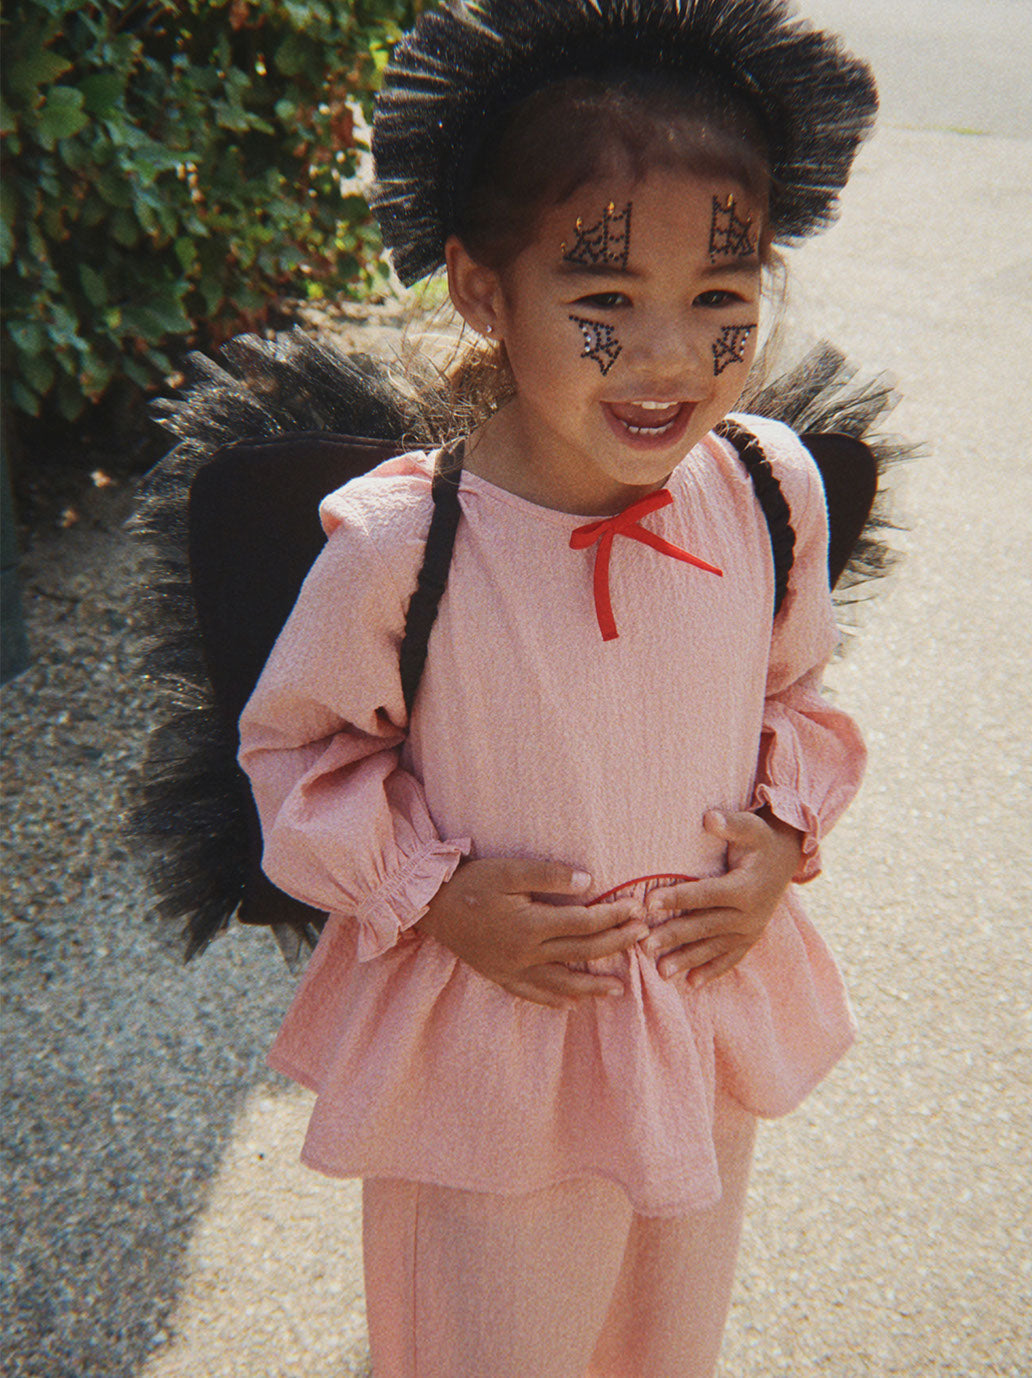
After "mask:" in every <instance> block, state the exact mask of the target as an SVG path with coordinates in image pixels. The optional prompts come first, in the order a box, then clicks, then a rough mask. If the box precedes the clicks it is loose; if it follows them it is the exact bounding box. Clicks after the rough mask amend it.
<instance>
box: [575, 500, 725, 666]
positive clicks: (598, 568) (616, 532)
mask: <svg viewBox="0 0 1032 1378" xmlns="http://www.w3.org/2000/svg"><path fill="white" fill-rule="evenodd" d="M673 500H674V497H673V494H672V493H671V492H670V491H669V489H667V488H660V489H659V491H658V492H656V493H649V495H648V496H647V497H644V498H639V500H638V501H637V502H632V503H631V505H630V507H626V508H624V510H623V511H622V512H618V513H617V514H616V516H615V517H603V519H602V520H601V521H598V522H589V523H588V524H587V526H578V527H577V529H576V530H575V531H574V532H573V533H572V534H571V536H570V547H571V549H573V550H587V549H588V547H589V546H592V545H594V544H595V542H596V541H597V542H598V550H597V551H596V552H595V576H594V584H595V616H596V617H597V618H598V627H599V631H600V632H601V633H602V640H603V641H615V640H616V638H617V636H619V632H617V630H616V619H615V618H614V616H613V601H612V598H611V597H610V594H609V557H610V556H611V555H612V553H613V542H614V541H615V540H616V538H617V536H630V538H631V540H633V541H640V542H641V544H642V545H648V546H651V547H652V549H653V550H658V551H659V553H660V554H661V555H669V556H671V558H672V559H675V560H683V561H684V563H685V564H686V565H694V566H695V568H696V569H703V570H705V571H706V573H707V574H717V575H719V576H720V577H721V578H722V577H723V574H724V571H723V570H722V569H718V568H717V567H716V565H709V564H707V563H706V561H705V560H700V559H699V558H698V556H696V555H689V553H688V551H687V550H682V549H681V547H680V546H676V545H671V543H670V542H669V541H665V540H664V539H663V537H662V536H657V535H656V533H655V532H654V531H646V530H645V528H644V527H643V526H641V525H639V523H640V522H641V519H642V517H647V516H649V515H650V514H651V513H652V512H658V511H659V509H660V508H661V507H669V506H670V504H671V503H672V502H673Z"/></svg>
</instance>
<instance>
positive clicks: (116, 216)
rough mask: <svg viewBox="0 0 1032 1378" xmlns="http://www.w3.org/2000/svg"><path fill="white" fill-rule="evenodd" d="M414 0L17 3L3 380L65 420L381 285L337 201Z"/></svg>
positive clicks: (3, 231) (6, 198) (360, 204)
mask: <svg viewBox="0 0 1032 1378" xmlns="http://www.w3.org/2000/svg"><path fill="white" fill-rule="evenodd" d="M419 8H420V4H419V2H418V0H408V3H402V2H401V0H353V2H352V3H338V2H337V0H306V2H302V0H107V3H99V4H98V3H92V0H15V3H9V4H7V5H5V8H4V16H3V39H4V49H5V52H4V71H3V101H2V107H0V134H2V145H3V155H4V161H3V178H2V204H0V264H2V274H3V284H2V285H3V316H4V323H5V335H6V338H5V362H4V370H5V375H6V377H5V381H6V384H7V391H8V394H9V396H10V398H11V400H12V401H13V403H14V404H15V405H16V406H17V407H19V408H21V409H22V410H23V411H26V412H29V413H30V414H32V415H38V414H39V413H40V411H41V408H42V406H43V403H44V399H52V400H51V401H48V402H47V406H48V407H49V406H51V405H54V404H56V407H57V409H58V410H59V412H60V414H61V415H62V416H63V417H65V418H66V419H67V420H73V419H74V418H75V417H76V416H77V415H78V414H79V412H80V411H81V410H82V408H83V406H84V405H85V403H86V402H87V401H96V400H98V399H99V398H100V397H101V396H102V395H103V394H104V392H105V391H106V390H107V388H108V386H109V385H110V384H111V383H112V381H113V380H115V379H116V378H119V377H128V378H129V379H131V380H132V381H133V382H134V383H136V384H138V385H139V386H141V387H148V386H152V385H153V384H154V383H155V382H156V381H157V380H158V379H159V378H160V377H162V376H163V375H166V374H168V373H170V372H171V371H172V369H173V365H172V361H171V360H170V358H169V355H168V353H167V352H166V351H168V350H170V349H172V348H173V347H174V346H175V344H176V343H177V342H178V343H179V344H182V343H183V340H184V338H185V337H189V336H191V335H192V334H194V333H195V332H196V330H197V329H198V327H199V326H200V325H201V324H203V326H204V331H205V334H206V336H207V337H209V338H214V339H218V338H221V337H224V336H225V335H227V334H230V333H232V332H233V331H234V330H236V329H240V328H242V327H243V326H254V325H255V324H257V323H259V322H260V321H261V319H262V317H263V313H264V312H265V310H266V309H267V303H268V300H269V298H270V296H272V295H275V294H276V293H282V292H284V291H287V292H290V293H291V294H293V295H305V294H306V293H307V295H309V296H319V295H322V294H324V293H329V292H331V291H332V292H341V291H343V292H347V293H351V294H360V293H363V292H367V291H369V290H370V289H371V288H373V287H375V286H376V285H378V284H382V282H383V280H384V279H385V278H386V276H387V269H386V266H385V265H384V263H383V261H382V257H381V252H380V248H381V246H380V240H379V236H378V233H377V231H376V228H375V225H374V224H373V222H372V220H371V218H370V215H369V211H368V208H367V206H366V204H365V201H364V200H363V198H362V197H361V195H360V194H358V193H357V192H356V191H354V190H353V189H349V188H348V187H347V186H346V185H344V186H342V185H341V179H342V178H349V177H351V176H353V174H354V173H355V171H356V168H357V164H358V160H359V158H360V157H361V156H362V154H363V153H364V152H365V149H364V146H363V144H364V119H363V118H362V117H363V115H364V116H368V115H369V113H370V106H371V101H372V95H373V92H374V91H375V89H376V86H377V84H378V81H379V75H380V73H381V71H382V69H383V66H384V64H385V62H386V59H387V55H388V53H389V50H390V46H391V44H392V43H393V42H394V41H395V40H396V39H397V37H398V35H399V33H400V32H401V30H402V29H404V28H407V27H408V26H409V25H411V23H412V22H413V21H414V18H415V14H416V12H417V11H418V10H419Z"/></svg>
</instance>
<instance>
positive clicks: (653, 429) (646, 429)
mask: <svg viewBox="0 0 1032 1378" xmlns="http://www.w3.org/2000/svg"><path fill="white" fill-rule="evenodd" d="M675 420H676V417H675ZM624 424H625V425H626V424H627V423H626V422H625V423H624ZM673 424H674V422H673V421H668V422H667V423H666V424H665V425H663V426H627V429H628V430H629V431H630V433H631V435H662V434H663V432H664V431H669V430H670V429H672V427H673Z"/></svg>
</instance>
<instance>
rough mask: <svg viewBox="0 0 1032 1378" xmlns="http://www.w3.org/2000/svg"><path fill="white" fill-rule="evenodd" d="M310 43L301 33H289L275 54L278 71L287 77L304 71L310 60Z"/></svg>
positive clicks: (274, 60) (274, 59)
mask: <svg viewBox="0 0 1032 1378" xmlns="http://www.w3.org/2000/svg"><path fill="white" fill-rule="evenodd" d="M309 51H310V48H309V45H308V44H307V43H306V42H305V40H304V39H303V38H302V37H301V35H300V34H297V33H292V34H288V35H287V37H286V38H285V39H284V40H283V42H282V43H281V44H280V45H279V47H278V48H277V49H276V51H275V53H274V54H273V59H272V60H273V62H275V64H276V67H277V69H278V71H279V72H280V73H281V75H282V76H285V77H296V76H297V75H298V73H299V72H302V71H304V67H305V63H306V62H307V60H308V55H309Z"/></svg>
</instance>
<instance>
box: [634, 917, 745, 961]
mask: <svg viewBox="0 0 1032 1378" xmlns="http://www.w3.org/2000/svg"><path fill="white" fill-rule="evenodd" d="M741 924H742V913H741V910H739V909H702V910H700V911H699V912H698V913H696V914H682V915H681V916H680V917H679V918H676V919H668V920H667V922H666V923H661V924H658V925H657V926H656V927H655V928H654V929H653V930H652V932H651V933H650V934H649V936H648V938H647V939H646V940H645V942H644V944H643V947H644V950H645V952H646V954H647V955H648V956H649V957H657V958H658V957H660V956H662V954H663V953H664V952H673V951H674V949H675V948H679V947H685V946H686V945H687V944H689V943H698V942H702V941H703V940H704V939H706V938H717V937H721V936H727V935H728V934H733V933H737V932H738V931H739V930H740V928H741Z"/></svg>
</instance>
